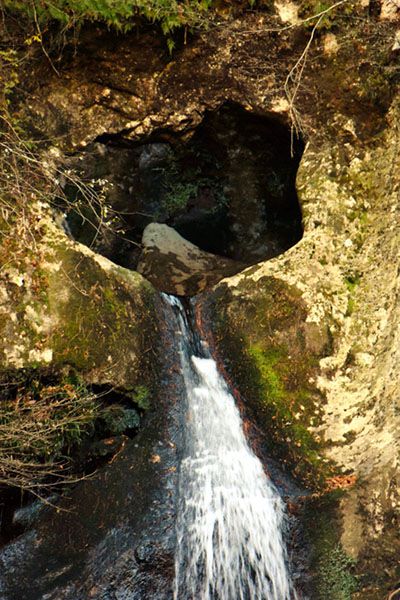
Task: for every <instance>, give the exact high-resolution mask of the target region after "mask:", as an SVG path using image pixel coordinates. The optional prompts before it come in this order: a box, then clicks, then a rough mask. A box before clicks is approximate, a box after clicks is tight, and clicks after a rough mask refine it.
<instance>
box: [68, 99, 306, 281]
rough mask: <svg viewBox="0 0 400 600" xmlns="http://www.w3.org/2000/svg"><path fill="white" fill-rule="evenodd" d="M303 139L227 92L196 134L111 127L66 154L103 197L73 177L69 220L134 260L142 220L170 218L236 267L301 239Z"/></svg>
mask: <svg viewBox="0 0 400 600" xmlns="http://www.w3.org/2000/svg"><path fill="white" fill-rule="evenodd" d="M303 149H304V144H303V141H302V140H301V139H297V138H296V139H294V141H293V140H292V139H291V132H290V128H289V127H288V126H287V125H286V124H284V123H283V122H282V121H281V120H280V119H278V118H277V117H276V116H274V115H269V116H266V115H259V114H256V113H253V112H250V111H248V110H246V109H245V108H243V107H242V106H240V105H238V104H233V103H230V102H229V103H225V104H223V105H222V106H221V107H220V108H219V109H218V110H215V111H209V112H206V113H205V115H204V118H203V120H202V122H201V124H200V125H199V126H198V127H197V128H196V129H195V130H194V131H193V132H191V133H190V135H188V134H187V132H186V135H185V136H180V135H178V134H177V133H176V132H172V131H168V130H158V131H154V133H153V134H152V135H151V136H150V137H148V138H147V139H143V140H140V141H134V142H132V141H131V140H127V139H126V138H124V136H123V135H122V134H121V135H106V134H105V135H103V136H101V137H100V138H98V139H97V140H96V141H95V142H93V144H91V145H90V147H88V148H87V149H86V150H85V151H84V152H81V153H80V154H79V155H74V156H72V157H70V158H69V161H68V164H67V166H68V168H71V169H72V170H73V171H74V172H76V173H77V174H78V175H79V177H80V178H81V179H82V180H83V181H84V182H86V184H87V185H89V186H91V189H93V190H95V192H96V195H97V197H98V198H100V200H99V202H96V203H93V202H90V201H88V199H87V197H85V194H83V195H82V193H81V190H79V189H78V188H77V187H76V186H74V185H73V184H71V183H67V184H66V186H65V192H66V195H67V197H68V198H69V200H70V202H69V203H68V211H67V212H68V215H67V222H68V227H69V229H70V232H71V234H72V236H73V237H74V238H75V239H76V240H78V241H80V242H83V243H85V244H87V245H88V246H90V247H92V248H93V249H94V250H95V251H96V252H98V253H100V254H103V255H104V256H106V257H107V258H109V259H111V260H113V261H114V262H116V263H117V264H120V265H122V266H124V267H127V268H130V269H136V268H137V265H138V262H139V259H140V256H141V251H142V247H141V241H142V235H143V231H144V229H145V228H146V226H147V225H149V224H150V223H164V224H166V225H169V226H170V227H172V228H173V229H174V230H176V231H177V232H178V233H179V234H180V235H181V236H182V237H184V238H185V239H186V240H188V241H189V242H192V243H193V244H195V245H196V246H198V247H199V248H200V249H201V250H204V251H206V252H208V253H212V254H214V255H217V256H221V257H225V258H227V259H232V260H234V261H237V262H238V265H240V268H239V266H238V269H237V270H240V269H241V268H243V265H251V264H254V263H256V262H259V261H261V260H265V259H269V258H272V257H274V256H277V255H279V254H281V253H283V252H285V251H286V250H287V249H288V248H290V247H291V246H293V245H294V244H296V243H297V242H298V241H299V240H300V239H301V237H302V234H303V229H302V216H301V209H300V205H299V202H298V198H297V193H296V186H295V180H296V173H297V169H298V165H299V162H300V159H301V156H302V152H303ZM71 207H72V209H71Z"/></svg>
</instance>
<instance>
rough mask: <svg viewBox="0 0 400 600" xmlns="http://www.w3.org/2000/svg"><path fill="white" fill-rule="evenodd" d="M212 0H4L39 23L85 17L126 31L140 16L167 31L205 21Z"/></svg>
mask: <svg viewBox="0 0 400 600" xmlns="http://www.w3.org/2000/svg"><path fill="white" fill-rule="evenodd" d="M211 4H212V0H189V1H186V2H183V1H181V0H51V1H50V0H32V2H26V1H25V0H3V5H4V6H5V8H7V9H10V10H11V11H13V12H15V11H17V12H22V13H24V14H26V15H27V16H28V17H29V18H30V19H31V20H34V21H35V22H37V24H38V26H41V25H45V24H46V23H48V22H49V21H58V22H60V23H61V24H62V25H63V26H64V27H67V28H70V27H78V26H79V25H81V24H82V23H83V22H84V21H101V22H103V23H105V24H106V25H108V26H110V27H114V28H116V29H118V30H120V31H128V30H129V29H131V28H132V27H133V26H134V25H135V24H136V22H137V18H138V17H143V18H145V19H147V20H148V21H150V22H152V23H159V24H160V25H161V29H162V31H163V33H164V34H165V35H167V37H168V39H169V40H170V41H169V46H170V49H171V48H172V45H173V42H172V40H171V38H170V35H171V34H172V33H173V32H174V31H175V30H176V29H178V28H180V27H197V26H199V25H201V24H204V21H205V19H206V13H207V11H208V10H209V9H210V7H211Z"/></svg>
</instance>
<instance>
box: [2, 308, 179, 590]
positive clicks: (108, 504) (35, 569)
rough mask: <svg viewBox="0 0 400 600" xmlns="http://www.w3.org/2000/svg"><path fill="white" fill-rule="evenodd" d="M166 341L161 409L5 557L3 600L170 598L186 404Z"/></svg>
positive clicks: (159, 399) (165, 334)
mask: <svg viewBox="0 0 400 600" xmlns="http://www.w3.org/2000/svg"><path fill="white" fill-rule="evenodd" d="M160 310H161V312H162V311H163V310H164V309H160ZM164 316H165V318H166V319H168V318H170V315H164ZM161 340H162V347H161V345H160V351H162V352H163V354H164V353H165V349H167V348H168V350H169V352H168V359H167V360H166V361H164V364H165V370H164V372H163V378H162V384H163V385H162V389H161V388H160V390H159V394H158V395H157V410H153V411H152V412H151V415H150V416H149V417H148V418H147V420H146V423H145V426H144V428H143V430H142V432H141V433H139V435H138V436H137V437H136V438H135V440H127V442H126V444H125V446H124V447H123V448H122V449H121V450H120V452H119V453H118V454H116V455H115V456H114V457H113V458H112V460H110V462H109V464H108V465H107V466H106V467H103V468H102V469H101V470H100V471H98V472H97V474H96V475H95V476H94V477H92V478H90V479H88V480H86V481H82V482H81V483H79V484H78V485H77V486H76V487H75V488H74V489H73V490H70V491H69V492H67V493H66V495H65V496H64V497H62V498H60V499H58V500H53V501H54V502H56V506H49V507H48V508H46V509H45V510H44V512H43V511H42V513H41V515H40V516H39V518H38V519H37V520H36V522H35V523H34V525H33V528H32V529H30V530H28V531H27V532H26V533H24V534H22V535H21V536H20V537H19V538H17V539H16V540H15V541H13V542H11V543H10V544H8V545H7V546H5V547H3V548H2V550H1V552H0V563H1V576H0V592H1V598H4V600H38V599H39V598H43V599H44V598H47V599H49V600H50V599H54V600H55V599H57V600H59V599H61V598H62V599H65V600H67V599H69V600H79V599H81V600H83V599H86V598H95V599H98V600H100V599H105V598H109V597H118V598H126V599H128V598H129V599H132V598H134V599H138V600H139V598H140V599H143V598H149V599H154V600H158V599H160V600H161V599H162V600H167V599H170V598H172V580H173V573H174V567H173V560H174V559H173V553H174V547H175V529H174V524H175V512H174V511H175V486H176V476H177V460H178V458H177V457H178V454H179V447H180V446H181V441H180V436H181V433H182V415H181V410H182V403H181V402H180V401H179V393H180V391H179V390H180V387H179V385H180V384H179V378H178V375H177V373H176V371H175V370H174V369H175V366H174V364H175V361H176V358H177V357H176V349H175V348H174V347H173V344H172V334H168V332H166V331H165V330H163V332H162V334H161ZM172 398H173V401H171V399H172Z"/></svg>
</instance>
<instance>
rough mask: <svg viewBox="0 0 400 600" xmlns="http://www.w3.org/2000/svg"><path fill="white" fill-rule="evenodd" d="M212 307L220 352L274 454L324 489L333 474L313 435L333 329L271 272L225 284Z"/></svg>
mask: <svg viewBox="0 0 400 600" xmlns="http://www.w3.org/2000/svg"><path fill="white" fill-rule="evenodd" d="M210 306H211V311H212V315H213V327H214V332H215V338H216V340H217V349H218V350H219V351H220V352H221V354H222V357H223V359H224V360H225V362H226V366H227V369H228V371H229V373H230V375H231V377H232V379H233V381H234V384H235V385H237V386H238V388H239V391H240V392H241V395H242V397H243V399H244V401H245V402H246V405H247V406H248V407H249V408H250V409H251V411H252V412H253V413H254V416H255V419H256V421H257V424H258V425H259V426H260V427H261V429H262V430H263V431H264V433H265V443H266V445H267V447H268V449H269V451H270V453H271V454H272V455H274V456H275V457H277V458H278V459H279V460H280V461H281V463H282V464H283V465H286V466H287V468H289V469H290V470H291V471H292V472H293V474H294V475H295V476H296V477H297V478H298V479H299V480H301V481H302V482H304V483H306V484H307V485H308V486H310V487H311V488H315V487H319V486H320V485H322V484H323V481H324V478H325V476H326V475H327V474H328V473H330V465H329V464H328V463H326V462H325V461H324V459H323V457H322V455H321V448H322V440H320V439H319V438H318V437H317V435H316V434H314V433H313V430H314V429H315V428H316V427H317V426H318V425H319V423H320V406H321V404H322V403H323V402H324V399H323V397H322V395H321V393H320V391H319V390H318V389H317V387H316V385H315V380H316V377H317V374H318V364H319V359H320V358H321V357H323V356H325V355H326V354H327V353H328V351H329V348H330V336H329V331H328V329H327V327H326V326H323V325H322V326H320V325H318V324H316V323H312V322H307V314H308V313H307V308H306V305H305V303H304V301H303V300H302V298H301V294H300V292H299V290H298V289H297V288H295V287H294V286H289V285H288V284H286V283H285V282H284V281H282V280H279V279H278V278H275V277H270V276H267V277H263V278H261V279H259V280H258V281H254V280H253V279H252V278H251V275H250V276H249V277H248V278H243V279H242V280H241V281H240V283H239V284H238V285H237V286H232V287H230V286H228V285H225V284H220V285H219V286H218V287H217V288H216V291H215V292H214V294H213V296H212V298H211V303H210Z"/></svg>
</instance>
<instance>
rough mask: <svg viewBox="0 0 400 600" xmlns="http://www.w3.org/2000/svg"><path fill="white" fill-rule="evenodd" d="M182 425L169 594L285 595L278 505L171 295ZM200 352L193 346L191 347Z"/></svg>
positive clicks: (196, 599)
mask: <svg viewBox="0 0 400 600" xmlns="http://www.w3.org/2000/svg"><path fill="white" fill-rule="evenodd" d="M166 298H167V300H168V302H169V303H170V304H172V305H173V306H175V309H176V310H177V312H178V322H179V329H180V331H179V333H180V335H181V343H180V346H181V347H180V353H181V364H182V371H183V376H184V382H185V388H186V401H187V407H186V409H187V419H186V420H187V423H186V428H185V447H184V452H183V458H182V462H181V465H180V474H179V506H178V517H177V535H178V541H177V551H176V560H175V569H176V574H175V589H174V599H175V600H290V599H291V598H295V594H294V592H293V589H292V586H291V583H290V578H289V575H288V571H287V567H286V561H285V558H286V556H285V548H284V543H283V538H282V531H283V530H284V528H285V512H284V504H283V502H282V500H281V498H280V496H279V494H278V492H277V490H276V488H275V487H274V485H273V484H272V482H271V481H270V480H269V479H268V478H267V476H266V475H265V473H264V471H263V468H262V465H261V463H260V461H259V460H258V458H257V457H256V456H255V455H254V454H253V452H252V450H251V449H250V447H249V445H248V443H247V441H246V438H245V436H244V433H243V429H242V422H241V418H240V414H239V411H238V409H237V407H236V405H235V402H234V399H233V397H232V395H231V394H230V392H229V390H228V388H227V385H226V383H225V381H224V380H223V378H222V377H221V375H220V374H219V373H218V370H217V365H216V363H215V361H214V360H213V359H212V358H210V357H209V354H208V352H207V351H206V350H204V351H202V352H201V354H204V356H206V357H203V358H202V357H199V356H194V355H193V348H194V344H193V342H192V340H191V336H190V330H189V327H188V323H187V320H186V316H185V312H184V310H183V307H182V305H181V303H180V301H179V300H178V299H177V298H174V297H171V296H166ZM197 353H200V352H197Z"/></svg>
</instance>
